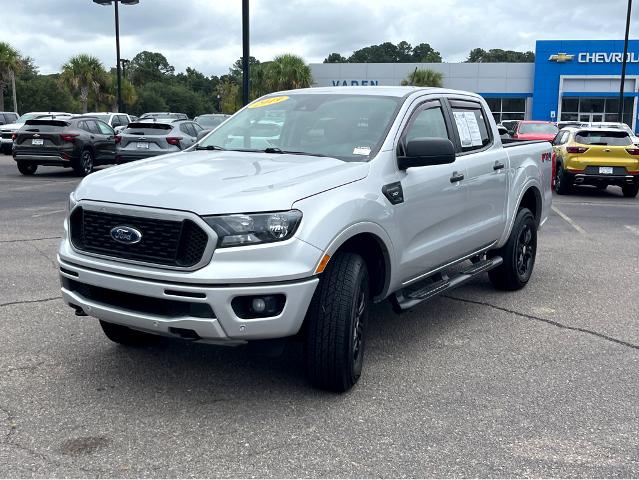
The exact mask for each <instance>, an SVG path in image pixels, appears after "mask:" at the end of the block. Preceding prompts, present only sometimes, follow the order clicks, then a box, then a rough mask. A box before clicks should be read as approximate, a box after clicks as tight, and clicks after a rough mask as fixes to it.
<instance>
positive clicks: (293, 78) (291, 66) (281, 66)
mask: <svg viewBox="0 0 639 480" xmlns="http://www.w3.org/2000/svg"><path fill="white" fill-rule="evenodd" d="M264 68H265V69H266V70H265V72H264V86H265V88H266V89H267V90H268V91H269V92H275V91H278V90H291V89H295V88H306V87H310V86H311V84H312V83H313V77H312V75H311V69H310V68H309V66H308V65H306V63H304V59H303V58H302V57H298V56H297V55H293V54H291V53H285V54H283V55H278V56H277V57H275V58H274V59H273V61H272V62H269V63H268V64H266V65H265V66H264Z"/></svg>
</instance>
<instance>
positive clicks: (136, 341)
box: [100, 320, 160, 347]
mask: <svg viewBox="0 0 639 480" xmlns="http://www.w3.org/2000/svg"><path fill="white" fill-rule="evenodd" d="M100 326H101V327H102V331H103V332H104V334H105V335H106V336H107V338H108V339H109V340H111V341H112V342H115V343H120V344H122V345H128V346H131V347H142V346H145V345H152V344H154V343H156V342H157V341H158V340H159V338H160V337H158V336H157V335H151V334H150V333H145V332H140V331H138V330H133V329H132V328H129V327H125V326H124V325H118V324H116V323H110V322H105V321H104V320H100Z"/></svg>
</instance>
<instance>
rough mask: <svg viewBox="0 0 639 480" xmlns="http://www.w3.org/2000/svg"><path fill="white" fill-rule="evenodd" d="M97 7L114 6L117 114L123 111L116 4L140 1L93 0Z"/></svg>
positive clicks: (135, 3)
mask: <svg viewBox="0 0 639 480" xmlns="http://www.w3.org/2000/svg"><path fill="white" fill-rule="evenodd" d="M93 3H97V4H98V5H111V4H112V3H113V4H114V5H115V50H116V53H117V70H118V112H121V111H122V110H124V108H123V107H122V66H121V61H120V12H119V9H118V4H119V3H122V4H124V5H137V4H138V3H140V0H93Z"/></svg>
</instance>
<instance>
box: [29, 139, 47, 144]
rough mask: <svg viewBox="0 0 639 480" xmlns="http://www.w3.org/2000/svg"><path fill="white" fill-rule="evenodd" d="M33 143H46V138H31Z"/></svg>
mask: <svg viewBox="0 0 639 480" xmlns="http://www.w3.org/2000/svg"><path fill="white" fill-rule="evenodd" d="M31 145H44V140H42V139H41V138H34V139H33V140H31Z"/></svg>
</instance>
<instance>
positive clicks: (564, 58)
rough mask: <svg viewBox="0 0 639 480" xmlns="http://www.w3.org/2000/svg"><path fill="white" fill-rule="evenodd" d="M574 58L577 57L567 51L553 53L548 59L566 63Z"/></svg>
mask: <svg viewBox="0 0 639 480" xmlns="http://www.w3.org/2000/svg"><path fill="white" fill-rule="evenodd" d="M573 58H575V56H574V55H568V54H567V53H557V54H555V55H551V56H550V57H549V58H548V60H549V61H551V62H558V63H564V62H570V61H572V59H573Z"/></svg>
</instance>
